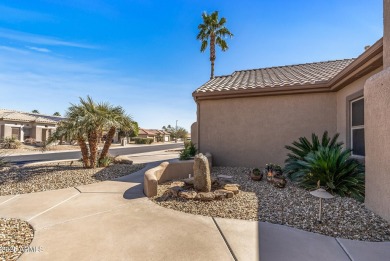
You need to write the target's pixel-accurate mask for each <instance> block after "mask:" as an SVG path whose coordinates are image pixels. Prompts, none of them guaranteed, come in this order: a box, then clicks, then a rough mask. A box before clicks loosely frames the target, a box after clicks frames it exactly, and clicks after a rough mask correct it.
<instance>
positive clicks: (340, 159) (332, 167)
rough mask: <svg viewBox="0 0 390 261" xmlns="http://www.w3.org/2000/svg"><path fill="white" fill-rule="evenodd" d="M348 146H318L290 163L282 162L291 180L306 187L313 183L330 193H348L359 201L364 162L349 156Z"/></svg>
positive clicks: (361, 195) (362, 184)
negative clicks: (292, 163) (289, 172)
mask: <svg viewBox="0 0 390 261" xmlns="http://www.w3.org/2000/svg"><path fill="white" fill-rule="evenodd" d="M350 156H351V150H343V149H342V148H341V147H322V146H320V147H319V148H318V149H317V150H316V151H312V152H310V153H309V154H308V155H306V156H305V157H304V159H302V160H297V161H296V162H295V163H294V165H293V166H292V165H289V166H286V169H287V171H288V170H289V168H291V167H292V168H293V169H294V172H293V173H292V174H290V178H291V180H293V181H296V182H298V184H300V185H301V186H303V187H305V188H307V189H314V188H316V187H317V183H318V182H320V186H324V187H325V188H326V190H328V191H329V192H331V193H336V194H338V195H340V196H350V197H353V198H355V199H357V200H359V201H363V200H364V190H365V186H364V166H363V165H362V164H361V163H360V162H359V161H357V160H356V159H353V158H351V157H350Z"/></svg>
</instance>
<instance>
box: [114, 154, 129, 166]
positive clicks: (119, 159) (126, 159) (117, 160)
mask: <svg viewBox="0 0 390 261" xmlns="http://www.w3.org/2000/svg"><path fill="white" fill-rule="evenodd" d="M114 163H115V164H128V165H132V164H133V161H132V160H131V159H130V157H129V156H122V155H121V156H116V157H115V158H114Z"/></svg>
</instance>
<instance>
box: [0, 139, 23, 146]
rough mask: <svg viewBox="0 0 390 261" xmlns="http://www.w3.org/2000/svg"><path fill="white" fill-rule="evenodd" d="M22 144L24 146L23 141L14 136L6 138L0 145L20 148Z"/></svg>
mask: <svg viewBox="0 0 390 261" xmlns="http://www.w3.org/2000/svg"><path fill="white" fill-rule="evenodd" d="M21 146H22V143H21V142H20V141H19V140H17V139H15V138H13V137H12V138H11V137H7V138H4V139H3V140H2V141H1V142H0V147H1V148H3V149H19V148H20V147H21Z"/></svg>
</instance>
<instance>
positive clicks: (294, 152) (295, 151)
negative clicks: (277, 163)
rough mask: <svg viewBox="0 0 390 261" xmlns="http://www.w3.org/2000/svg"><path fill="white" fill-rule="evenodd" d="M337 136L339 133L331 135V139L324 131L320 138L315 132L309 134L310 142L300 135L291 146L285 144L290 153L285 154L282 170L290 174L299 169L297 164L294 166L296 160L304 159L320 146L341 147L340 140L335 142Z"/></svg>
mask: <svg viewBox="0 0 390 261" xmlns="http://www.w3.org/2000/svg"><path fill="white" fill-rule="evenodd" d="M338 137H339V134H338V133H337V134H336V135H334V136H333V138H332V139H331V138H330V137H329V136H328V132H327V131H325V132H324V134H323V135H322V139H321V141H320V139H319V138H318V136H317V135H316V134H314V133H313V134H312V135H311V142H310V141H309V140H308V139H307V138H306V137H301V138H299V139H298V141H294V142H293V143H292V146H288V145H287V146H285V148H286V149H287V150H289V151H290V153H288V154H287V159H286V161H285V163H286V168H285V169H284V172H285V173H286V174H287V175H291V174H293V173H295V172H297V171H299V166H296V162H297V161H298V160H304V158H305V157H306V156H307V155H308V154H309V153H310V152H315V151H318V149H319V148H320V147H323V148H329V149H331V148H341V146H342V145H343V143H342V142H337V139H338Z"/></svg>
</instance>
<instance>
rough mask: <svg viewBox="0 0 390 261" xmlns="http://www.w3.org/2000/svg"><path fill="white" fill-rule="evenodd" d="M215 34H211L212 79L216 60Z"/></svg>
mask: <svg viewBox="0 0 390 261" xmlns="http://www.w3.org/2000/svg"><path fill="white" fill-rule="evenodd" d="M215 58H216V57H215V35H214V34H211V35H210V62H211V73H210V79H213V78H214V61H215Z"/></svg>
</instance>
